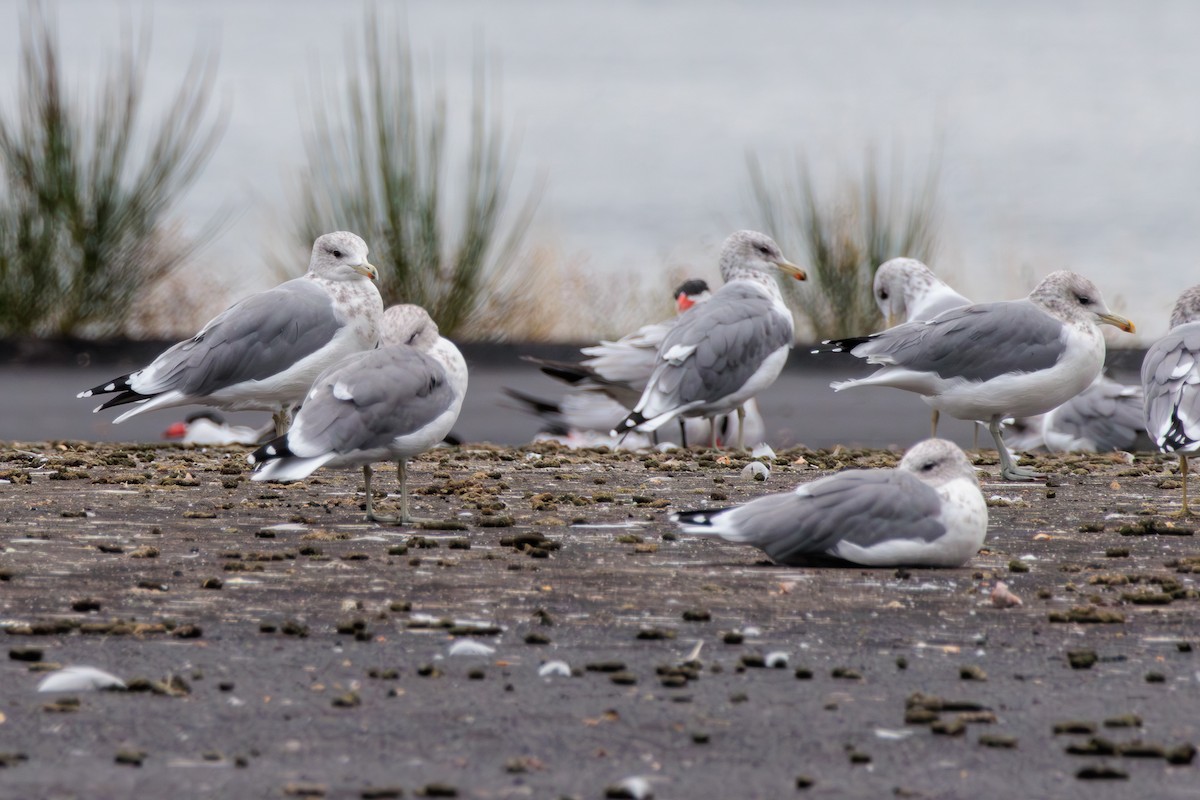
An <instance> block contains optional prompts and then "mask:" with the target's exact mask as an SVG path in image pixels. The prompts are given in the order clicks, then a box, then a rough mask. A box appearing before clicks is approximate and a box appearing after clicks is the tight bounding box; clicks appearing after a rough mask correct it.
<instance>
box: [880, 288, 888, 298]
mask: <svg viewBox="0 0 1200 800" xmlns="http://www.w3.org/2000/svg"><path fill="white" fill-rule="evenodd" d="M879 299H880V300H887V299H888V293H887V289H880V290H879Z"/></svg>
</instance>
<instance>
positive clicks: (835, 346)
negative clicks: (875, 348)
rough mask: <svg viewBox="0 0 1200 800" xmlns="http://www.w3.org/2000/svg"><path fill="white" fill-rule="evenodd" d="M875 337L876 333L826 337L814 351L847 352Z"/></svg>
mask: <svg viewBox="0 0 1200 800" xmlns="http://www.w3.org/2000/svg"><path fill="white" fill-rule="evenodd" d="M874 338H875V334H871V335H870V336H848V337H846V338H844V339H825V340H823V341H822V342H821V344H820V346H818V347H814V348H813V349H812V353H813V354H814V355H815V354H817V353H847V352H849V351H851V350H853V349H854V348H856V347H858V346H859V345H860V344H863V343H864V342H869V341H871V340H872V339H874Z"/></svg>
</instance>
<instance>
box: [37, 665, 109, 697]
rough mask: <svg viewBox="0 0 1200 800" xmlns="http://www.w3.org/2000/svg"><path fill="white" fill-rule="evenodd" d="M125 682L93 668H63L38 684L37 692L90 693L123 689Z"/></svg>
mask: <svg viewBox="0 0 1200 800" xmlns="http://www.w3.org/2000/svg"><path fill="white" fill-rule="evenodd" d="M124 688H125V681H123V680H121V679H120V678H118V677H117V676H116V675H112V674H110V673H108V672H105V671H104V670H102V669H96V668H95V667H63V668H62V669H60V670H57V671H55V672H51V673H50V674H49V675H47V676H46V677H44V678H42V679H41V681H39V682H38V687H37V690H38V691H39V692H92V691H95V690H97V689H124Z"/></svg>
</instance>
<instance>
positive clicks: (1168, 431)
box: [1142, 286, 1200, 516]
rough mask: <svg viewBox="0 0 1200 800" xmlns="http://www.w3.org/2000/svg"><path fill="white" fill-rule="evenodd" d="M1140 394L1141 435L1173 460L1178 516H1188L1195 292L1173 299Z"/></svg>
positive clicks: (1197, 416)
mask: <svg viewBox="0 0 1200 800" xmlns="http://www.w3.org/2000/svg"><path fill="white" fill-rule="evenodd" d="M1142 390H1143V391H1144V393H1145V398H1146V400H1145V402H1146V406H1145V414H1146V432H1147V433H1148V434H1150V438H1151V439H1152V440H1153V441H1154V444H1155V446H1156V447H1158V449H1159V450H1162V451H1163V452H1173V453H1178V454H1179V477H1180V479H1181V480H1182V482H1183V506H1182V507H1181V508H1180V509H1179V516H1189V515H1191V513H1192V511H1191V509H1190V508H1189V507H1188V496H1187V479H1188V453H1194V452H1195V451H1196V450H1197V449H1198V448H1200V286H1193V287H1192V288H1190V289H1188V290H1187V291H1185V292H1184V293H1183V294H1181V295H1180V296H1179V300H1177V301H1176V303H1175V308H1174V309H1173V310H1172V311H1171V330H1170V331H1168V332H1167V335H1166V336H1164V337H1163V338H1161V339H1159V340H1158V341H1157V342H1155V343H1154V345H1153V346H1152V347H1151V348H1150V349H1149V350H1147V351H1146V357H1145V359H1144V360H1143V361H1142Z"/></svg>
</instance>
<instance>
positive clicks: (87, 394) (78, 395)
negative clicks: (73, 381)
mask: <svg viewBox="0 0 1200 800" xmlns="http://www.w3.org/2000/svg"><path fill="white" fill-rule="evenodd" d="M75 396H76V397H91V396H92V390H91V389H88V390H87V391H86V392H80V393H79V394H77V395H75Z"/></svg>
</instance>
